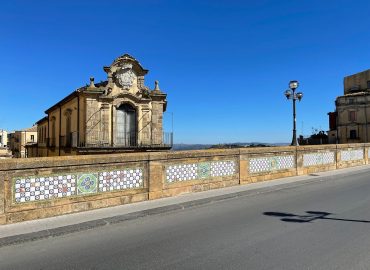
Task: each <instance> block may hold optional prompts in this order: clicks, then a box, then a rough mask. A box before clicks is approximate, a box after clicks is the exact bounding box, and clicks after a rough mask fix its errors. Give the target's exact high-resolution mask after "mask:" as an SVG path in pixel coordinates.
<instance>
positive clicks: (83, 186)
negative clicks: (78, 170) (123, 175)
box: [77, 173, 98, 195]
mask: <svg viewBox="0 0 370 270" xmlns="http://www.w3.org/2000/svg"><path fill="white" fill-rule="evenodd" d="M97 185H98V175H97V174H93V173H86V174H80V175H78V180H77V194H79V195H82V194H89V193H96V191H97Z"/></svg>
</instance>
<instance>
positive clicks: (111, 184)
mask: <svg viewBox="0 0 370 270" xmlns="http://www.w3.org/2000/svg"><path fill="white" fill-rule="evenodd" d="M142 187H144V176H143V169H142V168H135V169H123V170H112V171H105V172H99V192H107V191H115V190H124V189H132V188H142Z"/></svg>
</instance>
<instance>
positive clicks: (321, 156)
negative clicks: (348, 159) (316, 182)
mask: <svg viewBox="0 0 370 270" xmlns="http://www.w3.org/2000/svg"><path fill="white" fill-rule="evenodd" d="M334 163H335V153H334V152H324V153H310V154H304V155H303V166H304V167H309V166H319V165H326V164H334Z"/></svg>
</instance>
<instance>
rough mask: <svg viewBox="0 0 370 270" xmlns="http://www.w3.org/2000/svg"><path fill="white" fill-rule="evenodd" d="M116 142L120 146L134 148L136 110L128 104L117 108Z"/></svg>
mask: <svg viewBox="0 0 370 270" xmlns="http://www.w3.org/2000/svg"><path fill="white" fill-rule="evenodd" d="M116 123H117V126H116V139H117V140H116V142H117V144H118V145H122V146H136V138H137V118H136V110H135V108H134V107H133V106H131V105H130V104H127V103H125V104H122V105H121V106H119V107H118V108H117V119H116Z"/></svg>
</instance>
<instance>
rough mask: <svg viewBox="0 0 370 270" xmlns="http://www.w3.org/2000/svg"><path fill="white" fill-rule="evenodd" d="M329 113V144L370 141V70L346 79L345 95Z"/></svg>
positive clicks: (340, 97) (338, 99)
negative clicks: (333, 110)
mask: <svg viewBox="0 0 370 270" xmlns="http://www.w3.org/2000/svg"><path fill="white" fill-rule="evenodd" d="M335 106H336V110H335V112H333V113H329V120H330V122H329V123H330V124H329V126H330V130H329V143H363V142H369V141H370V125H369V123H370V122H369V121H370V69H369V70H366V71H363V72H359V73H356V74H353V75H350V76H347V77H345V78H344V95H343V96H339V97H337V99H336V101H335Z"/></svg>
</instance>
